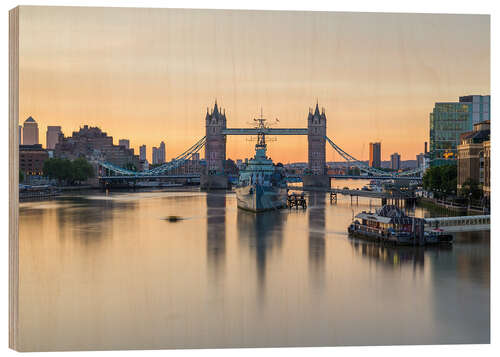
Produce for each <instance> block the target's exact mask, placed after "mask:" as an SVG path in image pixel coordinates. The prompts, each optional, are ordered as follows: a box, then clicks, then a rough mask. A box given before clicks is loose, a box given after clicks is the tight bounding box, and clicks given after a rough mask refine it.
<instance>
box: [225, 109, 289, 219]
mask: <svg viewBox="0 0 500 357" xmlns="http://www.w3.org/2000/svg"><path fill="white" fill-rule="evenodd" d="M254 121H256V122H258V126H257V129H260V130H258V134H257V144H256V145H255V156H254V157H253V158H251V159H249V160H248V161H246V162H245V164H244V166H243V167H242V168H241V169H240V173H239V177H238V183H237V185H236V187H235V191H236V199H237V206H238V208H241V209H243V210H247V211H252V212H264V211H269V210H277V209H280V208H285V207H286V206H287V199H288V194H287V192H288V190H287V184H286V175H285V169H284V167H283V165H282V164H276V165H275V164H274V163H273V161H272V160H271V158H269V157H267V156H266V151H267V145H266V139H265V134H264V131H265V130H264V129H266V124H265V122H266V119H264V118H263V117H262V114H261V117H260V118H258V119H254Z"/></svg>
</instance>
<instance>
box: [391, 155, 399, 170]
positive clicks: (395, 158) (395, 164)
mask: <svg viewBox="0 0 500 357" xmlns="http://www.w3.org/2000/svg"><path fill="white" fill-rule="evenodd" d="M400 168H401V155H399V154H398V153H397V152H395V153H394V154H392V155H391V169H393V170H396V171H397V170H399V169H400Z"/></svg>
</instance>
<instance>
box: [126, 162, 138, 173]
mask: <svg viewBox="0 0 500 357" xmlns="http://www.w3.org/2000/svg"><path fill="white" fill-rule="evenodd" d="M123 168H124V169H126V170H130V171H137V167H136V166H135V165H134V163H132V162H127V164H126V165H125V166H124V167H123Z"/></svg>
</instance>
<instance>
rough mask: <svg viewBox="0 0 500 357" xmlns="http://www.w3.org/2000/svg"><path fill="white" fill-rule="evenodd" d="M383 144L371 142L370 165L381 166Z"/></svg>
mask: <svg viewBox="0 0 500 357" xmlns="http://www.w3.org/2000/svg"><path fill="white" fill-rule="evenodd" d="M380 156H381V144H380V143H370V167H375V168H377V167H378V168H379V167H381V164H382V163H381V159H380Z"/></svg>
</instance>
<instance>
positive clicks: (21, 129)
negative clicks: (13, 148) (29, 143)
mask: <svg viewBox="0 0 500 357" xmlns="http://www.w3.org/2000/svg"><path fill="white" fill-rule="evenodd" d="M22 143H23V126H22V125H19V145H22Z"/></svg>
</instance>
